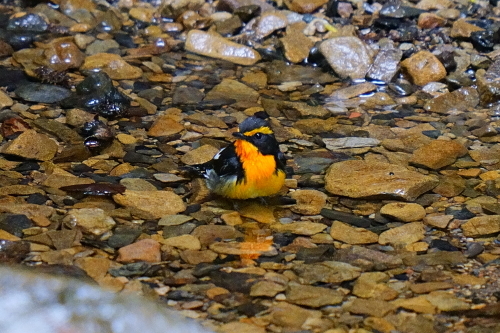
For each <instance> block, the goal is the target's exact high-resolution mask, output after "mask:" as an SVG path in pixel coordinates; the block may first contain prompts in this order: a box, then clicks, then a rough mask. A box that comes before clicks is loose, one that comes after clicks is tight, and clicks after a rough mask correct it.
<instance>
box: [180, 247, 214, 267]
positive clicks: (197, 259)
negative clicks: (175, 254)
mask: <svg viewBox="0 0 500 333" xmlns="http://www.w3.org/2000/svg"><path fill="white" fill-rule="evenodd" d="M180 256H181V258H182V260H184V261H185V262H187V263H188V264H190V265H198V264H201V263H211V262H213V261H214V260H215V259H217V257H218V255H217V253H215V252H213V251H210V250H203V251H197V250H185V251H182V252H181V253H180Z"/></svg>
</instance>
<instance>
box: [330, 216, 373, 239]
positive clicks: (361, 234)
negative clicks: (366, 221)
mask: <svg viewBox="0 0 500 333" xmlns="http://www.w3.org/2000/svg"><path fill="white" fill-rule="evenodd" d="M330 236H332V238H333V239H335V240H339V241H341V242H344V243H347V244H371V243H377V242H378V235H377V234H376V233H374V232H371V231H369V230H366V229H364V228H355V227H351V226H350V225H348V224H345V223H342V222H339V221H333V223H332V226H331V228H330Z"/></svg>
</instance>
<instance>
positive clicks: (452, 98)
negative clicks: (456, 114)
mask: <svg viewBox="0 0 500 333" xmlns="http://www.w3.org/2000/svg"><path fill="white" fill-rule="evenodd" d="M478 104H479V94H478V92H477V90H476V89H474V88H471V87H465V88H460V89H457V90H455V91H452V92H448V93H444V94H441V95H439V96H437V97H435V98H433V99H431V100H430V101H428V102H427V103H425V105H424V110H426V111H430V112H436V113H440V114H446V113H448V112H449V111H452V110H458V111H466V110H469V109H473V108H475V107H476V106H477V105H478Z"/></svg>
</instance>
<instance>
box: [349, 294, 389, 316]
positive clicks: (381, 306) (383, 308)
mask: <svg viewBox="0 0 500 333" xmlns="http://www.w3.org/2000/svg"><path fill="white" fill-rule="evenodd" d="M343 308H344V309H345V310H346V311H349V312H351V313H355V314H362V315H368V316H373V317H378V318H381V317H384V316H385V315H386V314H388V313H389V312H391V311H393V310H395V309H396V307H395V306H394V305H393V304H392V303H389V302H386V301H382V300H378V299H362V298H356V299H354V300H353V301H352V302H351V303H350V304H348V305H346V306H344V307H343Z"/></svg>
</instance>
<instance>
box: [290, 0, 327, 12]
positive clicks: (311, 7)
mask: <svg viewBox="0 0 500 333" xmlns="http://www.w3.org/2000/svg"><path fill="white" fill-rule="evenodd" d="M327 2H328V0H289V1H286V5H287V7H288V9H290V10H291V11H294V12H297V13H301V14H307V13H312V12H314V11H315V10H316V9H318V8H319V7H321V6H323V5H324V4H326V3H327Z"/></svg>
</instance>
